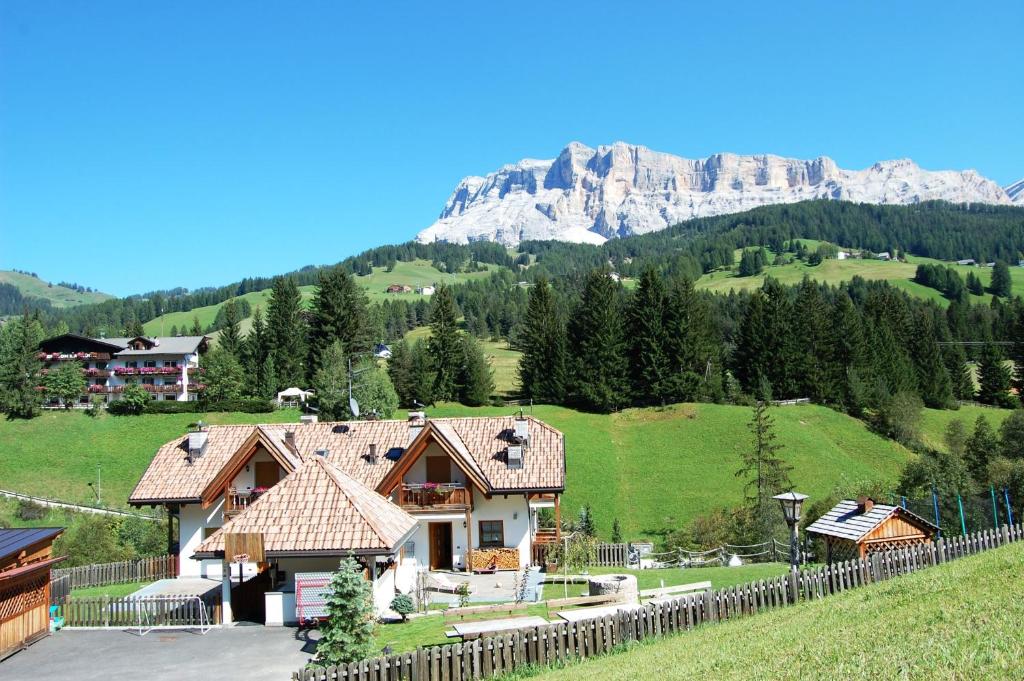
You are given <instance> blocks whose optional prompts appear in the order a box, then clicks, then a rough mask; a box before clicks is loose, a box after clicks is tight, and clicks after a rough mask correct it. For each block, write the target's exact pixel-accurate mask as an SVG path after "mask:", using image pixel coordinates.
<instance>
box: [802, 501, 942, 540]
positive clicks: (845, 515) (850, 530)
mask: <svg viewBox="0 0 1024 681" xmlns="http://www.w3.org/2000/svg"><path fill="white" fill-rule="evenodd" d="M860 508H861V507H860V504H858V503H857V502H856V501H854V500H852V499H843V500H842V501H840V502H839V503H838V504H836V505H835V506H833V507H832V510H830V511H829V512H828V513H826V514H825V515H823V516H821V517H820V518H818V519H817V520H815V521H814V522H813V523H811V524H810V525H809V526H808V527H807V532H809V533H811V534H819V535H822V536H828V537H836V538H839V539H846V540H849V541H852V542H859V541H860V540H861V539H863V538H864V537H866V536H867V535H868V534H869V533H870V532H871V531H872V530H874V529H875V528H877V527H878V526H879V525H881V524H882V523H884V522H885V521H886V520H888V519H889V518H891V517H892V516H894V515H898V516H902V517H903V518H905V519H906V520H907V521H909V522H911V523H913V524H914V525H918V526H920V527H921V528H922V529H925V530H929V531H932V532H936V531H938V529H939V528H938V527H936V526H935V525H933V524H932V523H930V522H928V521H927V520H925V519H924V518H922V517H921V516H919V515H917V514H916V513H912V512H910V511H908V510H907V509H905V508H903V507H902V506H889V505H888V504H874V506H873V507H872V508H871V510H870V511H868V512H867V513H862V512H861V511H860Z"/></svg>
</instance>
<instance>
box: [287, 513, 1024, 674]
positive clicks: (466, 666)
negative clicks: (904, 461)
mask: <svg viewBox="0 0 1024 681" xmlns="http://www.w3.org/2000/svg"><path fill="white" fill-rule="evenodd" d="M1022 539H1024V527H1022V526H1021V525H1019V524H1018V525H1013V526H1007V525H1004V526H1003V527H1001V528H1000V529H999V530H985V531H983V532H975V533H974V534H970V535H967V536H963V537H950V538H948V539H940V540H939V541H937V542H935V543H934V544H922V545H918V546H912V547H908V548H905V549H897V550H891V551H885V552H879V553H874V554H872V555H870V556H869V557H868V558H861V559H859V560H850V561H844V562H842V563H834V564H832V565H829V566H825V567H816V568H808V569H803V570H800V571H799V572H789V573H787V574H785V575H780V576H778V577H772V578H771V579H762V580H759V581H756V582H750V583H747V584H741V585H737V586H731V587H725V588H722V589H717V590H711V589H709V590H707V591H700V592H694V593H688V594H685V595H682V596H679V597H678V598H666V599H664V600H656V601H651V602H649V603H646V604H644V605H637V607H636V608H635V609H620V610H619V611H618V612H616V613H615V614H611V615H602V616H597V617H594V618H592V619H585V620H580V621H578V622H552V623H550V624H545V625H543V626H537V627H527V628H523V629H518V630H516V631H511V632H505V633H502V634H499V635H496V636H493V637H483V638H478V639H475V640H472V641H465V642H463V643H453V644H449V645H443V646H431V647H429V648H418V649H416V650H415V651H411V652H406V653H399V654H397V655H388V656H385V657H377V658H373V659H367V660H361V661H359V662H353V663H350V664H347V665H340V666H336V667H334V666H332V667H315V666H307V667H305V668H303V669H300V670H298V671H296V672H295V673H294V674H292V679H293V681H370V680H371V679H391V680H394V681H411V680H412V679H415V680H416V681H450V680H452V679H487V678H491V677H498V676H502V675H505V674H513V673H515V672H517V671H519V670H522V669H523V668H531V667H540V666H546V665H556V664H557V665H561V664H565V663H566V662H570V661H572V660H579V659H586V658H589V657H595V656H599V655H605V654H608V653H611V652H613V651H614V650H615V649H616V648H620V647H622V646H625V645H628V644H631V643H633V642H637V641H643V640H645V639H651V638H657V637H661V636H666V635H668V634H672V633H676V632H682V631H686V630H689V629H693V628H695V627H700V626H702V625H704V624H708V623H714V622H725V621H728V620H733V619H739V618H742V617H749V616H752V615H756V614H757V613H759V612H764V611H766V610H774V609H778V608H785V607H789V606H792V605H795V604H796V603H799V602H801V601H813V600H818V599H821V598H828V597H829V596H831V595H832V594H836V593H841V592H843V591H847V590H849V589H856V588H860V587H862V586H866V585H869V584H873V583H876V582H881V581H884V580H887V579H891V578H893V577H897V576H899V575H904V574H909V573H912V572H916V571H918V570H922V569H927V568H929V567H931V566H933V565H938V564H941V563H945V562H947V561H951V560H956V559H958V558H961V557H963V556H968V555H972V554H975V553H980V552H982V551H986V550H988V549H993V548H996V547H998V546H1002V545H1004V544H1008V543H1010V542H1017V541H1021V540H1022ZM751 635H753V634H751Z"/></svg>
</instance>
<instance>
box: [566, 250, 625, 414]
mask: <svg viewBox="0 0 1024 681" xmlns="http://www.w3.org/2000/svg"><path fill="white" fill-rule="evenodd" d="M620 308H621V306H620V303H619V285H618V284H617V283H616V282H615V281H613V280H612V279H611V277H609V276H608V274H607V273H606V272H604V271H602V270H594V271H592V272H591V273H590V274H589V275H588V276H587V279H586V282H585V284H584V287H583V295H582V297H581V299H580V303H579V305H578V306H577V307H576V311H575V313H574V314H573V318H572V321H571V323H570V324H569V342H570V346H571V348H572V350H571V355H572V368H573V373H574V378H575V384H574V390H573V392H574V393H575V395H576V399H577V400H578V401H579V402H580V403H582V404H583V405H584V406H586V407H587V408H590V409H596V410H598V411H611V410H613V409H616V408H617V407H619V406H621V405H622V404H624V403H625V402H626V395H625V393H626V390H627V388H628V380H627V369H628V365H627V362H626V354H625V344H626V339H625V335H624V329H623V324H622V314H621V311H620Z"/></svg>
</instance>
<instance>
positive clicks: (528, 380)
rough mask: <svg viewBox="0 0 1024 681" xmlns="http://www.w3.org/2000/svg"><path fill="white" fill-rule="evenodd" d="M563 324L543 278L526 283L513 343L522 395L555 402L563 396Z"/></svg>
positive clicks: (561, 399) (558, 401)
mask: <svg viewBox="0 0 1024 681" xmlns="http://www.w3.org/2000/svg"><path fill="white" fill-rule="evenodd" d="M565 333H566V331H565V324H564V323H563V322H562V318H561V315H560V314H559V313H558V309H557V306H556V303H555V297H554V292H553V291H552V290H551V285H550V284H548V280H547V278H545V277H543V276H541V277H538V278H537V281H536V282H535V283H534V285H533V286H532V287H530V294H529V298H528V300H527V303H526V314H525V316H524V318H523V324H522V328H521V329H520V330H519V332H518V334H517V339H516V345H517V346H518V347H519V348H520V349H521V350H522V353H523V354H522V356H521V357H520V359H519V385H520V390H521V392H522V395H523V397H528V398H530V399H533V400H535V401H537V402H549V403H554V404H558V403H560V402H562V401H563V400H564V399H565V381H566V374H565V372H566V364H565V363H566V349H565Z"/></svg>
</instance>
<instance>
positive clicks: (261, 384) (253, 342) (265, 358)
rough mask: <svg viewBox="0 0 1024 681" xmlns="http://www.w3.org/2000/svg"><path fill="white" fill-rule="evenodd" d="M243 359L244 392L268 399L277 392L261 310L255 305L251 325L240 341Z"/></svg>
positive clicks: (265, 325)
mask: <svg viewBox="0 0 1024 681" xmlns="http://www.w3.org/2000/svg"><path fill="white" fill-rule="evenodd" d="M242 350H243V359H244V362H243V363H244V365H245V370H246V379H247V381H248V384H247V386H246V392H247V393H248V394H250V395H252V396H254V397H261V398H263V399H270V398H272V397H274V394H275V393H276V392H277V382H276V380H277V379H276V373H275V372H274V367H273V359H272V358H271V352H270V338H269V336H268V334H267V324H266V322H265V321H264V320H263V310H262V309H261V308H259V307H257V308H256V309H255V310H254V311H253V314H252V326H251V327H250V328H249V333H248V335H246V337H245V340H244V341H243V342H242Z"/></svg>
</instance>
